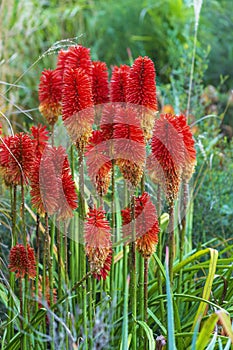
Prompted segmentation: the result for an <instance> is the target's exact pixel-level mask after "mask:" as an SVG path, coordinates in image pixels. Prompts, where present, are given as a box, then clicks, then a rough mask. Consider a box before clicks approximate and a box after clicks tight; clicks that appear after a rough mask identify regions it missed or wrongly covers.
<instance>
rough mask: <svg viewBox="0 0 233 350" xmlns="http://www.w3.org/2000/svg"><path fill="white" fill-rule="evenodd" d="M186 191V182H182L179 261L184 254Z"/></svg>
mask: <svg viewBox="0 0 233 350" xmlns="http://www.w3.org/2000/svg"><path fill="white" fill-rule="evenodd" d="M188 192H189V185H188V183H187V182H184V183H183V210H182V220H181V224H182V229H181V232H180V261H182V259H183V255H184V243H185V242H184V240H185V232H186V217H187V206H188Z"/></svg>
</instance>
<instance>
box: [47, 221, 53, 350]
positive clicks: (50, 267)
mask: <svg viewBox="0 0 233 350" xmlns="http://www.w3.org/2000/svg"><path fill="white" fill-rule="evenodd" d="M50 232H51V238H50V247H49V248H50V250H49V261H48V266H49V302H50V305H49V306H50V308H51V307H52V306H53V301H54V300H53V272H54V271H53V270H54V266H53V246H54V237H55V222H54V221H53V223H52V227H51V231H50ZM53 325H54V315H53V314H51V316H50V333H51V337H52V340H51V350H53V349H54V327H53Z"/></svg>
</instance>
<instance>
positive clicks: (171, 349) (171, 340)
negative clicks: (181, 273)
mask: <svg viewBox="0 0 233 350" xmlns="http://www.w3.org/2000/svg"><path fill="white" fill-rule="evenodd" d="M168 256H169V253H168V248H167V251H166V262H165V267H166V292H167V329H168V350H176V342H175V330H174V315H173V304H172V291H171V286H170V278H169V270H168Z"/></svg>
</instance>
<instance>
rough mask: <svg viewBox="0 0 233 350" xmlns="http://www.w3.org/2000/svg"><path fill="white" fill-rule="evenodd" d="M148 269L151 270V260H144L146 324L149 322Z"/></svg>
mask: <svg viewBox="0 0 233 350" xmlns="http://www.w3.org/2000/svg"><path fill="white" fill-rule="evenodd" d="M148 268H149V259H148V258H144V319H145V322H147V321H148V314H147V308H148Z"/></svg>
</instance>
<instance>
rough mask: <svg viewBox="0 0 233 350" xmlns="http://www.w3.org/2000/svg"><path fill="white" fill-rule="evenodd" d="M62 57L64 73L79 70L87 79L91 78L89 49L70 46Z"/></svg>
mask: <svg viewBox="0 0 233 350" xmlns="http://www.w3.org/2000/svg"><path fill="white" fill-rule="evenodd" d="M63 57H64V62H63V66H64V73H65V71H66V69H76V68H81V69H82V70H83V71H84V72H85V74H87V76H88V77H89V78H91V77H92V62H91V57H90V49H89V48H87V47H84V46H82V45H76V46H70V47H69V48H68V50H67V53H66V54H65V55H63Z"/></svg>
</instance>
